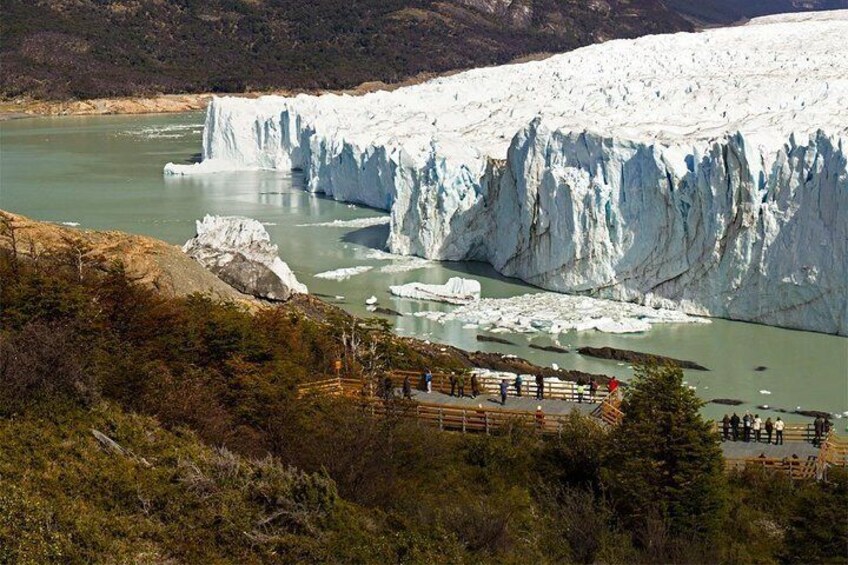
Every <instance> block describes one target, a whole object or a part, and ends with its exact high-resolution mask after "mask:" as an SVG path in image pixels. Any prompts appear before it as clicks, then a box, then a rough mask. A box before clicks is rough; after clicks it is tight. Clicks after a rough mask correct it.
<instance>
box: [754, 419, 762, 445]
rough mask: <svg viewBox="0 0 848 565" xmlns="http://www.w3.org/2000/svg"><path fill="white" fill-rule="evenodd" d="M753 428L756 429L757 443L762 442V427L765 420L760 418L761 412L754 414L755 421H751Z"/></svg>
mask: <svg viewBox="0 0 848 565" xmlns="http://www.w3.org/2000/svg"><path fill="white" fill-rule="evenodd" d="M751 428H753V430H754V438H755V439H756V441H757V443H760V438H761V437H762V433H763V432H762V429H763V420H762V418H760V415H759V414H754V421H753V422H752V423H751Z"/></svg>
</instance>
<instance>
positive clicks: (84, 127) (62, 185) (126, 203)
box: [0, 114, 848, 427]
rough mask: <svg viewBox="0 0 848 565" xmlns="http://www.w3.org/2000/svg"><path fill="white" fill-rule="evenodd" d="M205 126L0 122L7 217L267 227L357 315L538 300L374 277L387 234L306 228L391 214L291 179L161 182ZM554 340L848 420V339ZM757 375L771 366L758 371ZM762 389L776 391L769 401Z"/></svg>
mask: <svg viewBox="0 0 848 565" xmlns="http://www.w3.org/2000/svg"><path fill="white" fill-rule="evenodd" d="M202 121H203V116H202V115H201V114H181V115H170V116H139V117H123V116H122V117H111V116H105V117H66V118H52V119H46V118H45V119H31V120H30V119H28V120H15V121H10V122H3V123H0V207H2V208H3V209H6V210H10V211H13V212H17V213H20V214H24V215H27V216H30V217H32V218H35V219H39V220H48V221H54V222H72V223H78V224H79V225H80V227H82V228H93V229H118V230H123V231H127V232H131V233H139V234H146V235H151V236H154V237H158V238H160V239H164V240H166V241H169V242H171V243H175V244H182V243H183V242H185V240H187V239H188V238H190V237H191V236H192V235H193V234H194V221H195V220H196V219H199V218H201V217H202V216H203V215H204V214H235V215H243V216H248V217H252V218H256V219H258V220H260V221H262V222H265V223H266V224H267V225H266V227H267V229H268V232H269V233H270V235H271V237H272V239H273V240H274V242H275V243H277V244H278V245H279V248H280V256H281V257H282V258H283V259H284V260H285V261H286V262H287V263H288V264H289V265H290V266H291V268H292V270H293V271H294V272H295V274H296V275H297V276H298V278H299V279H300V280H301V281H302V282H304V283H305V284H307V285H308V286H309V289H310V291H311V292H313V293H319V294H322V295H326V296H327V299H328V300H329V301H331V302H335V303H337V304H339V305H340V306H342V307H344V308H346V309H347V310H349V311H351V312H352V313H354V314H359V315H366V314H368V312H367V311H366V309H365V299H366V298H367V297H368V296H371V295H375V296H377V297H378V298H379V300H380V304H381V305H382V306H384V307H388V308H392V309H394V310H397V311H399V312H402V313H405V314H411V313H412V312H415V311H420V310H423V309H438V310H446V309H448V308H451V307H450V306H446V305H439V304H433V303H425V302H417V301H411V300H405V299H397V298H393V297H391V296H390V295H389V294H388V287H389V285H392V284H402V283H405V282H411V281H423V282H432V283H443V282H444V281H445V280H447V278H448V277H450V276H458V275H459V276H471V277H473V278H476V279H478V280H480V282H481V284H482V288H483V296H486V297H508V296H514V295H516V294H522V293H525V292H537V290H536V289H534V288H532V287H529V286H528V285H525V284H523V283H521V282H520V281H515V280H509V279H506V278H504V277H501V276H499V275H498V274H497V273H495V272H494V271H493V270H492V269H491V268H490V267H488V266H486V265H482V264H479V263H432V264H430V265H428V266H427V267H426V268H423V269H419V270H414V271H408V272H402V273H383V272H380V270H379V268H380V267H381V266H384V265H387V264H389V263H388V262H386V261H377V260H374V259H368V258H367V257H366V255H367V253H368V252H369V251H370V250H372V249H374V248H380V247H381V245H382V243H383V241H384V240H385V236H386V232H387V226H373V227H369V228H360V229H354V228H348V229H341V228H334V227H317V226H303V224H314V223H320V222H328V221H332V220H336V219H340V220H350V219H357V218H370V217H374V216H378V215H383V214H382V213H381V212H378V211H375V210H370V209H367V208H363V207H358V206H351V205H348V204H344V203H338V202H334V201H332V200H329V199H326V198H323V197H321V196H317V195H312V194H309V193H306V192H304V191H303V190H302V179H301V178H299V177H298V176H296V175H292V174H287V173H278V172H248V173H232V174H225V175H208V176H197V177H190V178H167V177H164V176H163V175H162V167H163V165H164V164H165V163H166V162H168V161H178V162H179V161H189V160H191V159H192V158H195V157H196V154H197V153H198V152H199V151H200V135H201V131H202ZM361 265H371V266H373V267H374V269H372V270H371V271H369V272H367V273H364V274H361V275H357V276H354V277H352V278H350V279H348V280H345V281H333V280H324V279H317V278H314V275H315V274H317V273H320V272H324V271H329V270H333V269H338V268H343V267H354V266H361ZM337 296H338V297H343V298H335V297H337ZM390 319H391V321H392V323H393V324H394V327H395V331H397V332H398V333H400V334H402V335H411V336H417V337H420V338H422V339H429V340H431V341H433V342H440V343H450V344H452V345H456V346H458V347H462V348H464V349H481V350H485V351H501V352H503V353H509V354H515V355H519V356H521V357H525V358H527V359H530V360H532V361H534V362H536V363H539V364H550V363H557V364H558V365H559V366H561V367H564V368H574V369H580V370H584V371H591V372H598V373H605V374H616V375H618V376H619V377H622V378H624V379H625V380H626V379H628V378H629V377H630V376H631V374H632V371H631V369H630V368H629V367H627V366H626V365H619V364H618V363H616V362H612V361H601V360H595V359H591V358H585V357H582V356H580V355H578V354H575V353H569V354H557V353H550V352H545V351H538V350H535V349H531V348H529V347H528V345H529V343H530V341H529V339H531V338H532V339H533V342H534V343H537V344H540V345H544V344H548V343H550V342H551V340H550V338H549V337H547V336H542V335H536V336H528V335H527V334H522V335H509V334H500V336H499V337H502V338H506V339H509V340H510V341H513V342H514V343H515V345H501V344H494V343H480V342H478V341H477V339H476V336H477V333H478V332H477V331H476V330H470V329H463V328H462V324H459V323H449V324H446V325H441V324H438V323H435V322H432V321H429V320H426V319H423V318H418V317H414V316H411V315H406V316H402V317H391V318H390ZM559 342H560V343H561V344H562V345H563V346H566V347H569V348H576V347H579V346H582V345H592V346H596V347H600V346H611V347H619V348H625V349H634V350H639V351H646V352H650V353H656V354H660V355H668V356H672V357H679V358H683V359H690V360H692V361H696V362H698V363H701V364H702V365H705V366H706V367H709V368H710V369H711V371H709V372H697V371H691V372H687V379H688V384H690V385H692V386H696V387H697V389H696V390H697V393H698V394H699V395H700V396H701V397H702V398H704V399H707V400H709V399H712V398H738V399H740V400H744V401H746V405H745V406H740V407H739V409H742V410H744V409H745V408H751V409H755V407H756V406H757V405H761V404H768V405H770V406H773V407H782V408H788V409H794V408H795V407H797V406H800V407H802V408H804V409H814V410H826V411H829V412H832V413H837V414H841V413H842V412H845V411H846V410H848V339H845V338H839V337H835V336H827V335H821V334H814V333H809V332H798V331H790V330H784V329H779V328H770V327H765V326H759V325H754V324H746V323H740V322H729V321H725V320H715V321H713V323H711V324H705V325H701V324H693V325H665V326H656V327H655V328H654V329H652V330H651V331H650V332H647V333H644V334H633V335H610V334H602V333H597V332H581V333H576V332H570V333H567V334H563V335H561V336H559ZM761 365H762V366H766V367H768V369H767V370H766V371H762V372H756V371H754V370H753V369H754V368H755V367H757V366H761ZM761 390H766V391H769V392H771V394H761V393H760V391H761ZM704 411H705V413H706V414H707V415H709V416H711V417H713V416H720V415H721V414H723V413H724V411H725V408H724V407H722V406H717V405H707V406H706V407H705V409H704ZM759 412H760V413H761V414H766V413H770V412H769V411H767V410H759ZM784 417H785V416H784ZM789 419H793V418H792V417H789ZM794 419H797V417H796V418H794ZM844 422H846V420H845V419H843V420H841V423H844ZM840 427H842V426H840Z"/></svg>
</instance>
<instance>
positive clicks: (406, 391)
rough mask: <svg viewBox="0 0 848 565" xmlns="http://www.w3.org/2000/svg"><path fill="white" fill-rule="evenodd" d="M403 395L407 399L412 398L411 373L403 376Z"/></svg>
mask: <svg viewBox="0 0 848 565" xmlns="http://www.w3.org/2000/svg"><path fill="white" fill-rule="evenodd" d="M403 397H404V398H406V399H407V400H410V399H411V398H412V383H411V382H410V380H409V375H406V376H405V377H404V378H403Z"/></svg>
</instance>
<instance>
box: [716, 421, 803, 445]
mask: <svg viewBox="0 0 848 565" xmlns="http://www.w3.org/2000/svg"><path fill="white" fill-rule="evenodd" d="M713 429H714V430H715V432H716V433H717V434H719V435H720V436H722V437H723V434H724V432H723V428H722V424H721V422H715V424H714V425H713ZM744 434H745V429H744V428H743V427H742V424H739V441H742V440H743V438H744ZM729 437H730V439H731V440H732V439H733V430H730V432H729ZM756 437H757V436H756V433H755V432H754V430H751V442H752V443H755V442H756ZM815 438H816V433H815V430H814V429H813V425H812V424H786V425H785V427H784V428H783V441H784V442H798V441H803V442H806V443H813V441H814V440H815ZM776 439H777V432H776V431H774V432H772V434H771V441H772V442H774V441H775V440H776ZM760 441H761V442H766V441H768V435H767V434H766V431H765V429H763V430H761V432H760Z"/></svg>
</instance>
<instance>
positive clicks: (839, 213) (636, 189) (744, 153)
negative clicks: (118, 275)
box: [166, 11, 848, 335]
mask: <svg viewBox="0 0 848 565" xmlns="http://www.w3.org/2000/svg"><path fill="white" fill-rule="evenodd" d="M846 37H848V12H846V11H838V12H826V13H818V14H816V15H815V16H812V17H811V16H810V15H808V14H804V15H800V16H799V15H783V16H772V17H769V18H764V19H759V20H754V21H752V22H751V24H750V25H746V26H737V27H731V28H723V29H713V30H709V31H704V32H701V33H692V34H683V33H678V34H670V35H659V36H647V37H642V38H639V39H635V40H619V41H609V42H606V43H603V44H598V45H593V46H589V47H586V48H583V49H578V50H576V51H572V52H570V53H566V54H563V55H558V56H554V57H551V58H549V59H546V60H543V61H535V62H530V63H525V64H521V65H509V66H504V67H495V68H484V69H477V70H472V71H468V72H465V73H459V74H456V75H453V76H450V77H443V78H438V79H435V80H432V81H429V82H426V83H423V84H420V85H416V86H411V87H407V88H401V89H398V90H395V91H393V92H374V93H370V94H367V95H365V96H357V97H355V96H349V95H338V94H327V95H322V96H308V95H299V96H297V97H295V98H283V97H263V98H260V99H250V100H248V99H239V98H216V99H214V100H213V102H212V103H211V104H210V106H209V109H208V111H207V117H206V124H205V128H204V136H203V158H204V160H203V162H202V163H200V164H197V165H174V164H169V165H167V166H166V172H167V173H169V174H193V173H202V172H215V171H221V170H237V169H262V168H270V169H292V168H298V169H301V170H303V171H304V175H305V177H306V181H307V186H308V188H309V190H311V191H314V192H324V193H326V194H327V195H329V196H331V197H333V198H335V199H337V200H344V201H350V202H356V203H361V204H365V205H368V206H372V207H376V208H381V209H385V210H389V211H390V212H391V220H390V221H391V225H390V227H391V229H390V236H389V242H388V244H389V250H390V251H391V252H393V253H399V254H405V255H407V254H411V255H419V256H422V257H425V258H428V259H446V260H461V259H469V260H482V261H487V262H489V263H491V264H492V265H493V266H494V267H495V268H496V269H497V270H498V271H500V272H502V273H503V274H505V275H508V276H515V277H518V278H521V279H523V280H525V281H528V282H530V283H532V284H534V285H537V286H540V287H543V288H546V289H549V290H556V291H563V292H580V293H592V294H593V295H595V296H598V297H603V298H613V299H617V300H625V301H632V300H637V301H640V302H643V303H645V304H649V305H660V306H668V307H679V308H682V309H683V310H685V311H686V312H689V313H695V314H703V315H712V316H720V317H727V318H732V319H741V320H750V321H756V322H761V323H766V324H771V325H780V326H786V327H794V328H802V329H810V330H817V331H823V332H828V333H838V334H841V335H848V165H846V163H847V162H848V160H847V159H846V141H848V41H845V38H846Z"/></svg>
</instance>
